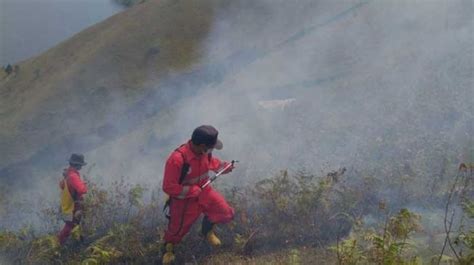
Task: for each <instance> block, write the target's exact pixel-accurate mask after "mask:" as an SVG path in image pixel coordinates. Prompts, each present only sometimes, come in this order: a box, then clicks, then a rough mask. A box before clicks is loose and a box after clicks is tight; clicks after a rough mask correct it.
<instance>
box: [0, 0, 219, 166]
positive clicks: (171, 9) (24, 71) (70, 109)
mask: <svg viewBox="0 0 474 265" xmlns="http://www.w3.org/2000/svg"><path fill="white" fill-rule="evenodd" d="M212 7H213V4H212V1H205V2H201V3H199V5H197V4H196V3H194V2H187V1H148V2H147V3H145V4H141V5H137V6H136V7H134V8H132V9H128V10H126V11H125V12H123V13H120V14H117V15H115V16H113V17H111V18H109V19H107V20H106V21H104V22H102V23H99V24H97V25H95V26H93V27H91V28H89V29H87V30H85V31H83V32H81V33H79V34H77V35H75V36H74V37H72V38H71V39H69V40H67V41H65V42H63V43H61V44H59V45H57V46H56V47H54V48H52V49H50V50H48V51H47V52H45V53H43V54H41V55H40V56H38V57H35V58H32V59H29V60H27V61H24V62H22V63H20V64H19V67H20V70H19V72H18V73H16V74H12V75H10V76H8V77H4V78H2V80H1V81H0V82H1V83H0V94H1V97H0V105H1V106H2V108H1V110H0V111H1V112H0V123H1V124H2V130H1V131H0V133H1V135H0V136H1V137H0V139H1V140H0V147H1V148H2V150H4V151H5V152H4V155H3V154H2V162H0V163H1V164H0V167H4V166H6V165H8V164H10V163H13V162H17V161H21V160H23V159H25V158H28V157H29V156H31V155H32V154H34V153H35V152H37V151H38V150H39V149H40V148H42V147H44V145H45V144H48V143H54V142H55V141H59V140H61V139H62V138H64V137H65V136H68V135H70V134H79V135H81V134H84V133H85V132H88V131H90V130H91V129H93V128H97V127H99V126H100V125H101V124H103V123H105V122H107V119H108V118H110V116H114V115H117V114H119V113H121V112H123V111H125V110H126V109H127V108H128V107H129V106H130V104H132V103H133V102H135V101H136V100H138V99H140V96H141V95H142V94H141V92H142V91H141V90H143V87H144V85H145V82H146V81H147V80H149V78H150V77H153V78H158V79H159V78H160V76H162V75H165V74H167V73H168V72H169V71H173V70H181V69H184V68H186V67H189V66H190V65H193V64H194V63H197V59H198V57H199V55H200V42H201V41H202V40H203V38H205V37H206V34H207V33H208V31H209V27H210V23H211V20H212ZM164 25H166V26H164ZM117 98H118V100H117ZM114 100H117V101H120V104H116V105H114V106H113V107H110V106H108V104H110V103H112V104H111V105H113V103H114V102H113V101H114ZM111 101H112V102H111ZM104 103H105V104H104ZM107 103H108V104H107ZM79 124H80V126H77V125H79ZM44 139H47V141H46V142H45V141H44Z"/></svg>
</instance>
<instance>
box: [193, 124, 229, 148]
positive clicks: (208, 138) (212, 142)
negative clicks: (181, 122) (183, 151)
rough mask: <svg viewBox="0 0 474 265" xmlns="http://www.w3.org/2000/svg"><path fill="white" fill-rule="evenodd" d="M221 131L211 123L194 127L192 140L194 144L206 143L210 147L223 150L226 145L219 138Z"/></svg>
mask: <svg viewBox="0 0 474 265" xmlns="http://www.w3.org/2000/svg"><path fill="white" fill-rule="evenodd" d="M218 135H219V132H218V131H217V130H216V128H214V127H213V126H211V125H201V126H199V127H197V128H196V129H194V131H193V134H192V136H191V141H192V142H193V143H194V144H198V145H199V144H205V145H206V146H208V147H210V148H215V149H217V150H221V149H222V148H223V147H224V145H223V144H222V142H221V140H219V138H217V136H218Z"/></svg>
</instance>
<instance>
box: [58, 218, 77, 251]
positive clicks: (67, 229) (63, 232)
mask: <svg viewBox="0 0 474 265" xmlns="http://www.w3.org/2000/svg"><path fill="white" fill-rule="evenodd" d="M65 223H66V224H65V225H64V228H63V230H61V232H60V233H59V235H58V240H59V244H61V245H63V244H64V243H65V242H66V239H67V238H68V237H69V235H70V234H71V231H72V229H74V227H75V226H76V225H77V224H76V223H75V222H69V221H67V222H65Z"/></svg>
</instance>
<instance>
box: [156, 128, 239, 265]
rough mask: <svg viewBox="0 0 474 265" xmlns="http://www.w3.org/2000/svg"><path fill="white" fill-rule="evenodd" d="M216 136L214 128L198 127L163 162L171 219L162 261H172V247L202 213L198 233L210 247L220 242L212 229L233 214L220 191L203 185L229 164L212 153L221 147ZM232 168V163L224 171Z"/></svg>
mask: <svg viewBox="0 0 474 265" xmlns="http://www.w3.org/2000/svg"><path fill="white" fill-rule="evenodd" d="M217 135H218V131H217V130H216V129H215V128H214V127H212V126H210V125H202V126H199V127H198V128H196V129H195V130H194V131H193V133H192V136H191V140H189V141H188V142H187V143H185V144H183V145H181V146H180V147H179V148H177V149H176V150H175V151H173V152H172V153H171V155H170V156H169V157H168V160H167V161H166V165H165V173H164V177H163V190H164V192H165V193H166V194H168V195H169V197H170V199H169V203H170V204H169V207H170V208H169V215H170V220H169V224H168V229H167V230H166V231H165V236H164V241H165V246H164V250H163V264H170V263H172V262H173V261H174V260H175V256H174V252H173V246H174V245H176V244H178V243H179V242H180V241H181V239H182V238H183V237H184V236H185V235H186V233H187V232H188V231H189V229H190V228H191V226H192V224H193V223H194V222H195V221H196V220H197V219H198V218H199V216H200V215H201V213H204V218H203V221H202V229H201V233H202V235H203V236H205V237H206V239H207V241H208V242H209V243H210V244H211V245H212V246H219V245H221V241H220V240H219V238H218V237H217V236H216V235H215V233H214V231H213V227H214V225H215V224H218V223H228V222H230V221H231V220H232V219H233V217H234V209H233V208H232V207H230V206H229V204H228V203H227V202H226V201H225V199H224V197H223V196H222V195H221V194H220V193H219V192H217V191H216V190H214V189H213V188H212V187H211V185H207V186H206V187H205V188H202V186H203V185H204V184H205V183H206V181H207V180H208V179H209V173H210V172H211V171H213V172H218V171H220V170H222V169H224V168H225V167H226V166H227V165H229V163H228V162H223V161H220V160H219V159H217V158H215V157H213V156H212V153H211V152H212V150H213V149H214V148H215V149H218V150H220V149H222V142H221V141H220V140H219V139H218V138H217ZM232 169H233V166H231V167H229V168H228V169H227V170H226V171H225V172H224V173H229V172H230V171H232Z"/></svg>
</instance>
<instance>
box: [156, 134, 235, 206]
mask: <svg viewBox="0 0 474 265" xmlns="http://www.w3.org/2000/svg"><path fill="white" fill-rule="evenodd" d="M178 150H179V151H177V150H175V151H173V152H172V153H171V154H170V156H169V157H168V160H167V161H166V165H165V173H164V176H163V191H164V192H165V193H166V194H168V195H169V196H170V197H178V198H189V197H192V195H191V193H192V192H190V189H189V187H190V186H194V185H197V186H199V187H201V186H202V185H204V183H206V181H207V180H208V179H209V172H210V171H214V172H218V171H219V170H221V169H223V168H224V167H225V166H227V165H228V164H229V163H228V162H221V161H220V160H219V159H217V158H215V157H212V156H211V157H209V156H208V155H207V154H201V155H197V154H195V153H194V152H193V151H192V150H191V141H188V142H187V143H186V144H184V145H182V146H180V147H179V148H178ZM180 152H181V153H182V154H183V155H184V157H185V159H186V162H187V163H188V164H189V165H190V167H189V170H188V174H187V175H186V177H185V178H184V180H183V182H182V183H181V184H179V178H180V176H181V169H182V167H183V164H184V161H183V155H182V154H181V153H180ZM209 158H210V159H209ZM231 170H232V169H231V168H229V170H227V172H225V173H228V172H230V171H231Z"/></svg>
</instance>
